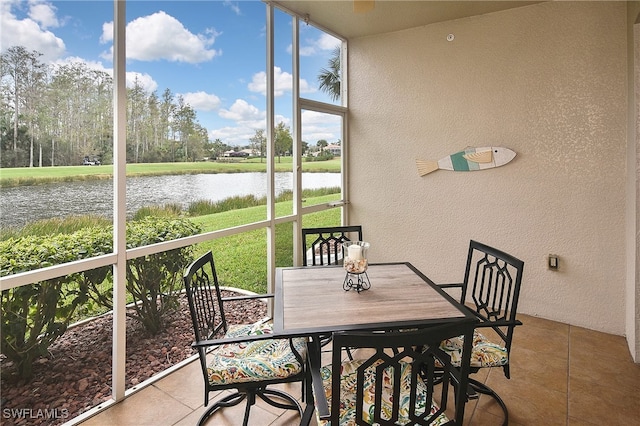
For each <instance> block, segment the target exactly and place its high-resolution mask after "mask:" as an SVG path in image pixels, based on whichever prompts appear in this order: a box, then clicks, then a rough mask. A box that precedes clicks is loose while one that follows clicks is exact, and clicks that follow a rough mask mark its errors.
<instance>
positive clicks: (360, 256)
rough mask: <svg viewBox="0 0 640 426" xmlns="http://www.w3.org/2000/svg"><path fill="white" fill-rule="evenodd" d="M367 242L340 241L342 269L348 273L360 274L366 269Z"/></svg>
mask: <svg viewBox="0 0 640 426" xmlns="http://www.w3.org/2000/svg"><path fill="white" fill-rule="evenodd" d="M368 249H369V243H368V242H366V241H345V242H344V243H342V250H343V252H342V258H343V265H344V269H345V270H346V271H347V272H348V273H350V274H362V273H364V272H365V271H366V270H367V265H368V263H367V250H368Z"/></svg>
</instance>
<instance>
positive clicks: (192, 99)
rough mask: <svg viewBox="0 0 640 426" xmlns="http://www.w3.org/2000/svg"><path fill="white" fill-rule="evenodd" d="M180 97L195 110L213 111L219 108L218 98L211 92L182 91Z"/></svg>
mask: <svg viewBox="0 0 640 426" xmlns="http://www.w3.org/2000/svg"><path fill="white" fill-rule="evenodd" d="M182 98H183V99H184V101H185V102H186V103H187V104H189V105H191V107H192V108H193V109H195V110H197V111H215V110H217V109H218V108H220V98H219V97H217V96H216V95H214V94H211V93H206V92H195V93H183V94H182Z"/></svg>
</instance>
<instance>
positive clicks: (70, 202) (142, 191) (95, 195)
mask: <svg viewBox="0 0 640 426" xmlns="http://www.w3.org/2000/svg"><path fill="white" fill-rule="evenodd" d="M266 176H267V175H266V174H265V173H221V174H198V175H175V176H141V177H132V178H127V214H128V215H131V214H133V213H134V212H135V211H137V210H138V209H139V208H141V207H144V206H154V205H163V204H168V203H177V204H180V205H181V206H182V207H183V208H186V207H188V206H189V204H190V203H192V202H194V201H198V200H210V201H220V200H223V199H225V198H229V197H232V196H235V195H251V194H253V195H255V196H256V197H264V196H265V195H266V193H267V181H266ZM302 185H303V188H304V189H313V188H324V187H339V186H340V173H303V178H302ZM275 188H276V189H275V190H276V195H278V194H280V193H282V192H283V191H286V190H291V188H292V173H276V176H275ZM0 202H1V205H2V210H1V211H0V226H2V227H8V226H23V225H24V224H26V223H28V222H32V221H35V220H38V219H47V218H53V217H65V216H70V215H81V214H87V213H91V214H95V215H100V216H104V217H109V218H110V217H112V215H113V182H112V181H111V180H92V181H82V182H58V183H51V184H46V185H36V186H28V187H12V188H2V189H0Z"/></svg>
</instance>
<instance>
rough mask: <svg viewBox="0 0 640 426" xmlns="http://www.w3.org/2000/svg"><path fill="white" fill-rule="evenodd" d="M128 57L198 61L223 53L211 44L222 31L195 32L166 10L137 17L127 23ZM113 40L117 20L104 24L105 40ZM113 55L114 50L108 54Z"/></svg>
mask: <svg viewBox="0 0 640 426" xmlns="http://www.w3.org/2000/svg"><path fill="white" fill-rule="evenodd" d="M126 30H127V58H128V59H137V60H140V61H156V60H161V59H164V60H168V61H171V62H187V63H190V64H197V63H200V62H206V61H209V60H211V59H212V58H213V57H215V56H217V55H220V54H221V52H220V51H217V50H215V49H211V48H210V47H211V46H212V45H213V43H214V42H215V39H216V37H217V36H218V35H220V33H218V32H216V31H215V30H213V29H208V30H206V31H205V33H204V34H193V33H191V32H190V31H189V30H188V29H186V28H185V27H184V25H182V23H181V22H180V21H178V20H177V19H176V18H174V17H173V16H171V15H168V14H167V13H165V12H164V11H159V12H156V13H153V14H151V15H148V16H143V17H140V18H136V19H134V20H133V21H131V22H130V23H129V24H127V29H126ZM112 39H113V23H111V22H110V23H106V24H103V26H102V36H101V37H100V40H101V41H102V42H103V43H107V42H110V41H111V40H112ZM112 49H113V48H112ZM107 56H108V57H111V53H110V52H109V53H107V54H105V57H107Z"/></svg>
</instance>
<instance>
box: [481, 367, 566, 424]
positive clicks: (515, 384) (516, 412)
mask: <svg viewBox="0 0 640 426" xmlns="http://www.w3.org/2000/svg"><path fill="white" fill-rule="evenodd" d="M486 383H487V385H488V386H490V387H491V388H492V389H493V390H494V391H496V392H497V393H498V395H500V397H501V398H502V400H503V401H504V403H505V404H506V406H507V409H508V410H509V423H510V424H511V423H514V424H523V425H537V424H540V423H539V421H540V419H541V418H542V417H544V418H545V422H544V424H545V425H547V426H551V425H565V424H566V419H567V394H566V392H558V391H555V390H552V389H549V388H548V387H547V386H545V384H543V383H532V382H525V381H523V380H509V379H507V378H505V377H504V375H503V374H502V373H501V372H499V371H498V370H494V371H491V373H490V375H489V378H488V379H487V382H486ZM477 410H480V411H487V412H488V413H491V414H493V415H495V416H502V409H501V408H500V406H499V405H498V404H497V403H496V402H495V401H494V400H493V398H491V397H489V396H486V395H482V396H481V397H480V401H479V402H478V408H477V409H476V411H477ZM542 413H544V415H543V414H542Z"/></svg>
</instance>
